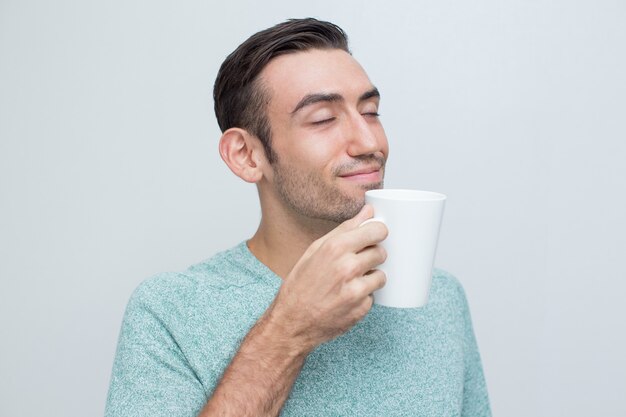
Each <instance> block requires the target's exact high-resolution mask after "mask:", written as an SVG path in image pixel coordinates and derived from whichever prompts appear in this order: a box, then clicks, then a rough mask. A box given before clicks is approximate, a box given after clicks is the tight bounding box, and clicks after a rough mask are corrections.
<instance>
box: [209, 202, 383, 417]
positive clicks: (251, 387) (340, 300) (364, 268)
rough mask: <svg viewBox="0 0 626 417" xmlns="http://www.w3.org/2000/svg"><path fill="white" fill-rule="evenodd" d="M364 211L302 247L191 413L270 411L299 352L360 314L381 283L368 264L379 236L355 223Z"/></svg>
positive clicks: (288, 385) (302, 355)
mask: <svg viewBox="0 0 626 417" xmlns="http://www.w3.org/2000/svg"><path fill="white" fill-rule="evenodd" d="M368 217H371V208H369V207H366V208H365V209H364V210H362V211H361V213H359V215H357V216H356V217H355V218H354V219H351V220H348V221H346V222H344V223H343V224H341V225H340V226H339V227H337V228H336V229H335V230H333V231H332V232H330V233H329V234H328V235H326V236H324V237H322V238H321V239H319V240H318V241H316V242H314V243H313V244H312V245H311V246H310V247H309V248H308V249H307V251H306V252H305V253H304V255H303V256H302V258H301V259H300V260H299V261H298V263H297V264H296V265H295V266H294V268H293V270H292V271H291V273H290V274H289V276H288V277H287V278H286V279H285V281H284V283H283V285H282V286H281V289H280V290H279V292H278V294H277V296H276V299H275V300H274V302H273V303H272V305H271V306H270V308H268V310H267V311H266V313H265V314H264V315H263V316H262V317H261V319H259V321H258V322H257V324H256V325H255V326H254V327H253V328H252V330H251V331H250V332H249V333H248V335H247V336H246V337H245V339H244V341H243V342H242V344H241V346H240V348H239V351H238V352H237V354H236V355H235V357H234V358H233V360H232V361H231V363H230V365H229V366H228V368H227V369H226V371H225V373H224V375H223V376H222V379H221V381H220V382H219V383H218V385H217V387H216V388H215V390H214V391H213V395H212V397H211V398H210V399H209V401H208V403H207V404H206V406H205V408H204V409H203V410H202V412H201V413H200V415H199V417H210V416H276V415H278V414H279V413H280V410H281V409H282V407H283V405H284V403H285V401H286V400H287V397H288V396H289V393H290V392H291V389H292V387H293V384H294V382H295V380H296V378H297V376H298V374H299V373H300V370H301V369H302V366H303V364H304V361H305V359H306V356H307V355H308V354H309V353H310V352H311V351H312V350H313V349H314V348H315V347H316V346H318V345H320V344H321V343H323V342H325V341H328V340H330V339H332V338H334V337H336V336H338V335H340V334H342V333H344V332H345V331H347V330H348V329H350V328H351V327H352V326H353V325H354V324H356V323H357V322H358V321H359V320H361V319H362V318H363V317H364V316H365V315H366V314H367V312H368V311H369V310H370V308H371V306H372V302H373V300H372V297H371V296H370V294H371V293H372V292H373V291H374V290H376V289H378V288H380V287H382V286H383V285H384V283H385V276H384V273H382V272H381V271H373V272H372V271H371V270H372V269H373V268H375V266H377V265H379V264H380V263H382V262H383V261H384V260H385V257H386V254H385V253H384V250H383V249H382V248H381V247H380V246H376V244H377V243H378V242H380V241H381V240H382V239H384V238H385V237H386V234H387V231H386V227H385V226H384V225H382V224H381V223H379V222H373V223H370V224H368V225H365V226H363V227H359V225H360V224H361V223H362V222H363V221H364V220H365V219H367V218H368Z"/></svg>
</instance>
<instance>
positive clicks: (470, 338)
mask: <svg viewBox="0 0 626 417" xmlns="http://www.w3.org/2000/svg"><path fill="white" fill-rule="evenodd" d="M459 289H460V291H461V300H462V306H463V316H464V326H465V343H464V344H465V381H464V386H463V410H462V413H461V416H462V417H490V416H491V409H490V407H489V396H488V394H487V385H486V383H485V377H484V374H483V367H482V364H481V360H480V353H479V352H478V345H477V343H476V337H475V335H474V329H473V326H472V319H471V316H470V311H469V306H468V303H467V298H466V296H465V292H464V291H463V288H462V287H461V286H459Z"/></svg>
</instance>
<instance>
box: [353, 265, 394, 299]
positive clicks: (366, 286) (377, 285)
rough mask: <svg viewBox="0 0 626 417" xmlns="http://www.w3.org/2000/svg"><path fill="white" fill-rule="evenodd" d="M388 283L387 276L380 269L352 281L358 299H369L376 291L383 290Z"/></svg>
mask: <svg viewBox="0 0 626 417" xmlns="http://www.w3.org/2000/svg"><path fill="white" fill-rule="evenodd" d="M386 282H387V276H386V275H385V273H384V272H383V271H381V270H380V269H374V270H372V271H371V272H368V273H367V274H365V275H363V276H362V277H360V278H355V279H353V280H352V281H350V285H351V286H353V288H352V290H353V291H355V293H356V294H357V296H358V297H367V296H368V295H370V294H371V293H373V292H374V291H376V290H379V289H381V288H382V287H384V286H385V283H386Z"/></svg>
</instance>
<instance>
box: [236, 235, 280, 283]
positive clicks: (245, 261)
mask: <svg viewBox="0 0 626 417" xmlns="http://www.w3.org/2000/svg"><path fill="white" fill-rule="evenodd" d="M235 250H236V252H238V254H239V255H240V257H241V261H242V262H241V266H242V267H243V268H246V269H247V270H248V271H250V272H251V273H252V274H254V275H255V276H258V277H259V278H261V279H263V280H265V281H267V282H268V283H270V284H272V285H275V286H277V287H280V286H281V285H282V283H283V279H282V278H281V277H279V276H278V275H276V274H275V273H274V271H272V270H271V269H270V268H269V267H268V266H267V265H265V264H264V263H263V262H261V261H260V260H259V259H258V258H257V257H256V256H254V254H253V253H252V251H250V248H249V247H248V241H247V240H244V241H243V242H241V243H239V244H238V245H237V246H236V247H235Z"/></svg>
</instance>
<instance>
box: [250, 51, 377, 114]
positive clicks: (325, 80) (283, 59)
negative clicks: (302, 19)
mask: <svg viewBox="0 0 626 417" xmlns="http://www.w3.org/2000/svg"><path fill="white" fill-rule="evenodd" d="M260 80H261V82H262V83H263V85H264V86H265V87H266V88H267V89H268V90H269V91H270V94H271V100H270V106H271V107H274V109H276V110H278V109H280V108H283V107H284V108H285V109H289V110H292V109H293V106H295V105H296V103H298V101H300V99H302V97H304V96H305V95H307V94H314V93H337V94H340V95H342V96H343V97H344V98H345V99H346V100H347V101H352V99H354V100H356V99H357V98H358V97H359V96H360V95H361V94H363V93H364V92H365V91H368V90H370V89H371V88H372V87H373V86H372V83H371V82H370V80H369V78H368V76H367V74H366V73H365V71H364V70H363V68H362V67H361V65H359V63H358V62H357V61H356V60H355V59H354V58H353V57H352V56H351V55H350V54H348V53H347V52H345V51H343V50H340V49H312V50H308V51H303V52H296V53H291V54H287V55H281V56H278V57H276V58H274V59H272V60H271V61H270V62H269V64H268V65H267V66H266V67H265V68H264V69H263V71H262V72H261V74H260Z"/></svg>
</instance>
